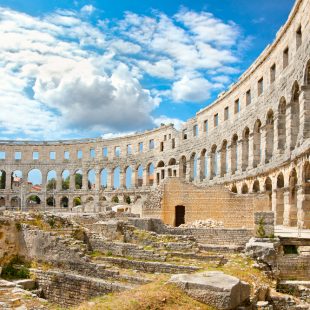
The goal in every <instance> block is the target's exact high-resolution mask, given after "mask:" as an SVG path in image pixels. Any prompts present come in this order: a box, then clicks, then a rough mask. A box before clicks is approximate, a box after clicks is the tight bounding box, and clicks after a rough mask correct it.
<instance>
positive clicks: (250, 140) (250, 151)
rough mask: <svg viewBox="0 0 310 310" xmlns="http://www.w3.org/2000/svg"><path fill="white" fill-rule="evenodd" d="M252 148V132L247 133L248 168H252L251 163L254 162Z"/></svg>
mask: <svg viewBox="0 0 310 310" xmlns="http://www.w3.org/2000/svg"><path fill="white" fill-rule="evenodd" d="M253 149H254V137H253V133H251V134H250V135H249V157H248V158H249V162H248V163H249V164H248V167H249V169H252V168H253V163H254V153H253Z"/></svg>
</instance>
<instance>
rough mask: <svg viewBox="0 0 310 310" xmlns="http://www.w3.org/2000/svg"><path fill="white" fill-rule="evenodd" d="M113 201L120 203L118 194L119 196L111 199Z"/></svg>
mask: <svg viewBox="0 0 310 310" xmlns="http://www.w3.org/2000/svg"><path fill="white" fill-rule="evenodd" d="M111 202H113V203H119V199H118V196H117V195H115V196H113V197H112V199H111Z"/></svg>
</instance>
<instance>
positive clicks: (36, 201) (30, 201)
mask: <svg viewBox="0 0 310 310" xmlns="http://www.w3.org/2000/svg"><path fill="white" fill-rule="evenodd" d="M26 203H27V207H38V206H40V204H41V199H40V197H39V196H37V195H30V196H29V197H28V198H27V200H26Z"/></svg>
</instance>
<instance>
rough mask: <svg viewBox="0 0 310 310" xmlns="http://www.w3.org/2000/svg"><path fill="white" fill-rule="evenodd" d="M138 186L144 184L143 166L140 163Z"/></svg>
mask: <svg viewBox="0 0 310 310" xmlns="http://www.w3.org/2000/svg"><path fill="white" fill-rule="evenodd" d="M137 172H138V182H137V183H138V187H142V186H143V166H142V165H139V167H138V169H137Z"/></svg>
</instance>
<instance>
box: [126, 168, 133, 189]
mask: <svg viewBox="0 0 310 310" xmlns="http://www.w3.org/2000/svg"><path fill="white" fill-rule="evenodd" d="M125 176H126V184H125V185H126V188H131V180H132V168H131V167H130V166H129V167H127V168H126V170H125Z"/></svg>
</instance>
